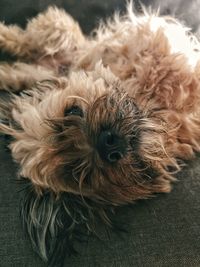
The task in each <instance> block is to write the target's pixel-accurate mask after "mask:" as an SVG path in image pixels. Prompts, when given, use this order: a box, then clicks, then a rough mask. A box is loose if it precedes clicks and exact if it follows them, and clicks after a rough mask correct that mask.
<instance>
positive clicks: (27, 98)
mask: <svg viewBox="0 0 200 267" xmlns="http://www.w3.org/2000/svg"><path fill="white" fill-rule="evenodd" d="M0 48H1V49H2V50H5V51H7V52H10V53H11V54H14V55H16V56H17V57H18V58H19V61H18V62H17V63H15V64H13V65H8V64H2V65H1V66H0V88H1V89H2V90H7V91H9V92H10V101H9V103H8V102H5V101H3V100H1V101H0V107H1V124H0V130H1V132H2V133H5V134H7V135H11V136H12V137H13V141H12V142H11V144H10V149H11V151H12V155H13V158H14V159H15V160H16V161H17V162H18V163H19V165H20V171H19V175H20V176H21V177H25V178H26V180H27V181H29V185H28V186H27V188H26V190H27V191H26V194H25V197H24V202H23V207H22V217H23V220H24V223H25V225H26V229H27V231H28V233H29V236H30V239H31V241H32V244H33V247H34V249H35V250H37V251H38V253H39V255H40V256H41V257H42V258H43V259H44V260H45V261H48V263H49V266H57V265H58V264H62V260H63V257H60V256H59V254H66V253H67V249H68V251H69V250H70V249H71V248H72V247H71V246H72V239H75V238H76V237H77V227H78V226H80V225H83V226H85V227H86V231H92V232H93V231H94V229H93V226H94V215H96V216H99V217H100V218H101V219H102V220H103V221H104V222H106V223H108V224H109V223H110V222H109V219H108V216H107V210H109V209H112V208H113V207H115V206H118V205H122V204H127V203H132V202H134V201H135V200H137V199H142V198H147V197H149V196H150V195H151V194H152V193H156V192H169V191H170V188H171V186H170V183H171V181H173V180H174V179H175V178H174V176H173V174H174V173H175V172H176V171H179V170H180V169H181V164H182V161H181V160H184V159H189V158H191V157H193V156H194V152H196V151H199V150H200V114H199V112H200V67H199V66H200V63H199V62H200V51H199V49H200V44H199V43H198V41H197V40H196V39H195V37H194V36H192V34H191V33H190V32H189V31H188V30H187V29H185V28H184V27H183V26H182V25H181V24H180V23H179V22H177V21H176V20H174V19H172V18H169V17H165V18H161V17H159V16H157V15H153V14H147V13H145V14H144V15H141V16H136V15H135V14H134V13H133V11H132V6H131V5H129V7H128V12H127V15H125V16H121V17H120V16H117V15H116V16H114V18H113V19H112V20H110V21H108V22H107V23H106V24H105V25H101V26H100V27H99V28H98V29H97V30H96V35H95V36H94V37H92V38H90V37H85V36H84V35H83V34H82V32H81V30H80V28H79V26H78V24H77V23H76V22H75V21H74V20H73V19H72V18H71V17H70V16H69V15H68V14H66V13H65V12H64V11H62V10H58V9H57V8H49V9H48V10H47V12H45V13H44V14H40V15H39V16H38V17H37V18H35V19H33V20H32V21H30V22H29V23H28V25H27V28H26V29H25V30H22V29H20V28H18V27H17V26H8V27H7V26H5V25H4V24H0ZM61 258H62V259H61ZM56 264H57V265H56Z"/></svg>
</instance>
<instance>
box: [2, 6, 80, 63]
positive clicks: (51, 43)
mask: <svg viewBox="0 0 200 267" xmlns="http://www.w3.org/2000/svg"><path fill="white" fill-rule="evenodd" d="M84 43H85V37H84V35H83V33H82V31H81V29H80V27H79V25H78V23H77V22H75V21H74V19H73V18H72V17H71V16H70V15H68V14H67V13H66V12H65V11H64V10H60V9H57V8H52V7H51V8H49V9H48V10H47V11H46V12H44V13H42V14H39V15H38V16H37V17H36V18H34V19H32V20H31V21H30V22H29V23H28V25H27V27H26V29H25V30H22V29H20V28H19V27H17V26H6V25H4V24H2V23H1V24H0V49H2V50H4V51H7V52H9V53H11V54H14V55H16V56H18V57H20V58H25V59H28V60H30V59H31V60H32V61H38V60H40V59H41V58H42V59H44V58H45V57H50V58H52V59H57V60H60V61H67V64H69V61H71V60H73V54H74V52H75V51H76V50H77V48H79V47H80V46H81V45H83V44H84Z"/></svg>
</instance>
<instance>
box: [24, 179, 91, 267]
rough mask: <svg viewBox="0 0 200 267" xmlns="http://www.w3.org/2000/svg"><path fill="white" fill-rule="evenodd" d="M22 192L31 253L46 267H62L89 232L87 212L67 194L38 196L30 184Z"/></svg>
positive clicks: (48, 193) (77, 201)
mask: <svg viewBox="0 0 200 267" xmlns="http://www.w3.org/2000/svg"><path fill="white" fill-rule="evenodd" d="M23 192H24V196H23V198H22V205H21V217H22V219H23V224H24V228H25V229H26V231H27V233H28V235H29V238H30V239H31V243H32V246H33V248H34V250H35V251H36V252H37V253H38V254H39V256H40V257H41V258H42V259H43V260H44V261H46V262H47V263H48V266H49V267H58V266H62V265H63V263H64V260H65V256H67V255H69V254H73V253H75V252H76V251H75V250H74V246H73V245H74V242H75V241H77V240H78V241H80V239H82V240H83V238H84V237H85V233H86V234H87V233H88V231H90V227H89V224H88V223H89V220H88V217H89V213H88V209H87V208H86V207H83V202H82V201H81V199H79V198H78V197H76V196H73V195H70V194H68V193H64V194H62V195H61V196H60V197H59V198H57V197H55V195H53V194H52V193H50V192H44V193H43V194H41V195H38V194H37V193H36V192H35V190H34V188H33V186H32V185H31V183H29V184H28V185H26V187H25V189H24V190H23ZM77 227H78V229H77ZM81 229H82V230H81ZM83 233H84V234H83ZM82 237H83V238H82Z"/></svg>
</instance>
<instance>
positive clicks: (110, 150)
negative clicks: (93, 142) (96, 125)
mask: <svg viewBox="0 0 200 267" xmlns="http://www.w3.org/2000/svg"><path fill="white" fill-rule="evenodd" d="M97 149H98V152H99V155H100V157H101V159H102V160H104V161H107V162H109V163H114V162H117V161H118V160H120V159H122V158H123V157H124V155H125V154H126V150H127V142H126V140H125V139H124V138H123V137H120V136H118V135H117V134H116V133H114V132H112V131H109V130H104V131H102V132H101V133H100V135H99V138H98V141H97Z"/></svg>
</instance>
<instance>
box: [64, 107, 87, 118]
mask: <svg viewBox="0 0 200 267" xmlns="http://www.w3.org/2000/svg"><path fill="white" fill-rule="evenodd" d="M64 115H65V116H70V115H74V116H79V117H83V111H82V109H81V108H79V107H78V106H72V107H70V108H68V109H66V110H65V112H64Z"/></svg>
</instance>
